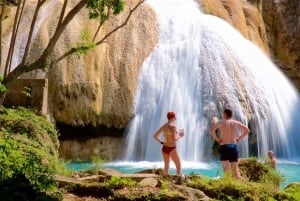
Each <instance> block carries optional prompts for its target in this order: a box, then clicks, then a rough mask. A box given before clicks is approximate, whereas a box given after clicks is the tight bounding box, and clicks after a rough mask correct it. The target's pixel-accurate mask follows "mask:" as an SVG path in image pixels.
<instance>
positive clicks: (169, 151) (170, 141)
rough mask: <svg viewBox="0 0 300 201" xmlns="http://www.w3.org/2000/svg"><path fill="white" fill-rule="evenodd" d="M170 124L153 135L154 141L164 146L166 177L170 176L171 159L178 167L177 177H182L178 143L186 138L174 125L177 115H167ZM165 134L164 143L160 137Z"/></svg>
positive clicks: (172, 113)
mask: <svg viewBox="0 0 300 201" xmlns="http://www.w3.org/2000/svg"><path fill="white" fill-rule="evenodd" d="M167 118H168V122H167V123H165V124H164V125H162V126H161V127H160V128H159V129H158V130H157V131H156V132H155V134H154V135H153V137H154V139H155V140H156V141H158V142H159V143H160V144H162V145H163V147H162V155H163V158H164V163H165V166H164V171H165V175H168V174H169V169H170V159H172V160H173V162H174V163H175V166H176V173H177V176H181V175H182V173H181V162H180V158H179V154H178V152H177V149H176V141H177V140H179V139H180V138H182V137H183V136H184V132H180V133H178V132H177V131H176V126H175V124H174V122H175V120H176V114H175V113H174V112H168V113H167ZM161 133H163V134H164V141H162V140H161V139H160V138H159V135H160V134H161Z"/></svg>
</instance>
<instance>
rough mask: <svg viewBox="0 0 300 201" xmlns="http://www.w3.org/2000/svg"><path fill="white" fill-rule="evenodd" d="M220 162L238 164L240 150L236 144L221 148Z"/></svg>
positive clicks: (225, 145)
mask: <svg viewBox="0 0 300 201" xmlns="http://www.w3.org/2000/svg"><path fill="white" fill-rule="evenodd" d="M219 153H220V161H229V162H237V161H238V150H237V145H236V144H224V145H221V146H220V149H219Z"/></svg>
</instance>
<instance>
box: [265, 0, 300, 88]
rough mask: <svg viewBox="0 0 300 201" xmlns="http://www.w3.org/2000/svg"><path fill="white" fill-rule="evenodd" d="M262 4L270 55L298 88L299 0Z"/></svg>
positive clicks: (299, 55) (299, 46)
mask: <svg viewBox="0 0 300 201" xmlns="http://www.w3.org/2000/svg"><path fill="white" fill-rule="evenodd" d="M262 5H263V7H262V8H263V18H264V21H265V24H266V29H267V35H268V42H269V46H270V49H271V52H272V57H273V58H274V59H275V60H276V62H277V63H278V65H279V66H280V67H281V68H282V70H283V71H284V73H285V74H286V75H287V76H288V77H289V78H290V79H291V80H292V81H293V83H294V84H295V85H296V87H297V88H298V89H299V90H300V3H299V0H276V1H275V0H263V4H262Z"/></svg>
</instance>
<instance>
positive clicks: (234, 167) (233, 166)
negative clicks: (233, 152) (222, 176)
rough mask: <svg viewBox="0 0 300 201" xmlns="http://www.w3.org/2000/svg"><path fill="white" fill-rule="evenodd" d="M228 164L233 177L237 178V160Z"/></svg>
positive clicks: (238, 174) (238, 176) (238, 175)
mask: <svg viewBox="0 0 300 201" xmlns="http://www.w3.org/2000/svg"><path fill="white" fill-rule="evenodd" d="M230 166H231V169H232V172H233V176H234V178H236V179H239V178H240V173H239V167H238V162H231V163H230Z"/></svg>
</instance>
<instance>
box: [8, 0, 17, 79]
mask: <svg viewBox="0 0 300 201" xmlns="http://www.w3.org/2000/svg"><path fill="white" fill-rule="evenodd" d="M20 7H21V1H20V0H19V2H18V6H17V11H16V15H15V19H14V25H13V30H12V33H11V39H10V45H9V50H8V54H7V60H6V63H5V67H4V78H5V77H6V76H7V75H8V73H9V66H10V64H11V58H12V54H13V50H14V43H13V41H14V37H15V35H16V34H17V33H16V29H17V24H18V17H19V12H20Z"/></svg>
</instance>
